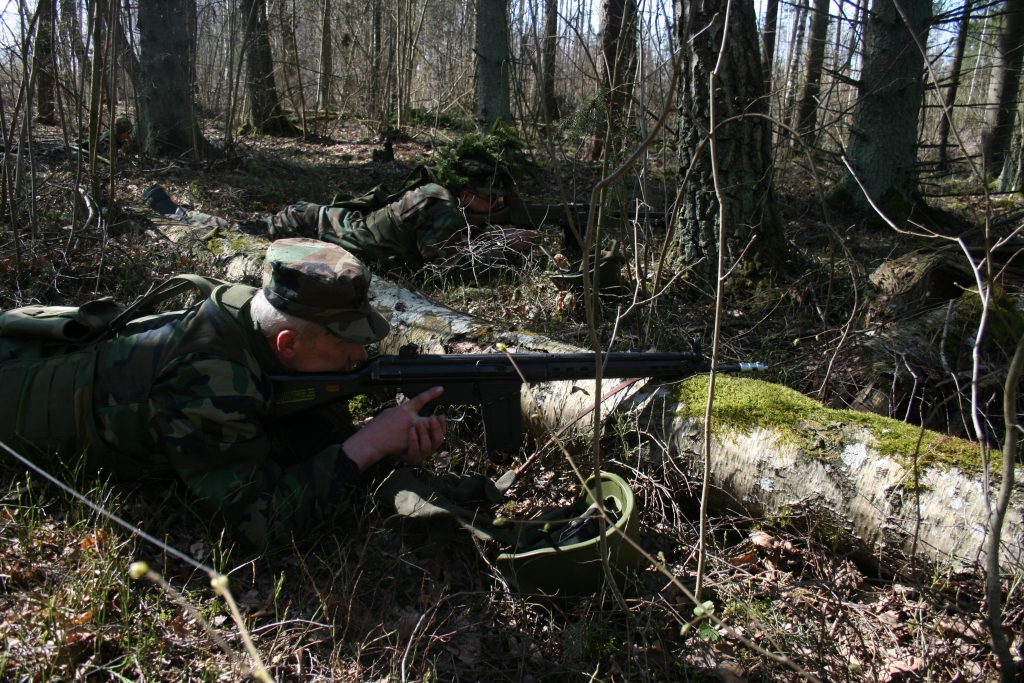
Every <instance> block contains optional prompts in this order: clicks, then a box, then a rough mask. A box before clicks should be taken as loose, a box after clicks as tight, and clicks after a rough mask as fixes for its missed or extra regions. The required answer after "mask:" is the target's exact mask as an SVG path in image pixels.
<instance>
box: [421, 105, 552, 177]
mask: <svg viewBox="0 0 1024 683" xmlns="http://www.w3.org/2000/svg"><path fill="white" fill-rule="evenodd" d="M525 149H526V143H524V142H523V140H522V139H521V138H520V137H519V135H518V134H517V133H516V129H515V128H514V127H512V126H511V125H509V124H508V123H505V122H504V121H503V120H501V119H500V118H499V119H498V120H496V121H495V122H494V125H493V126H491V131H490V133H488V134H487V135H481V134H479V133H469V134H468V135H464V136H462V137H461V138H458V139H457V140H453V141H451V142H448V143H447V144H443V145H435V148H434V151H435V155H436V159H437V180H438V183H439V184H440V185H443V186H444V187H445V188H447V189H448V190H449V191H451V192H452V193H457V192H459V191H460V190H462V189H463V188H464V187H466V185H467V184H468V183H469V177H468V176H466V175H464V174H463V171H462V169H460V165H462V164H464V162H479V163H481V164H486V165H487V166H489V167H491V168H493V169H494V177H493V179H492V184H493V185H494V186H496V187H513V186H514V185H515V182H516V178H517V177H518V176H520V175H521V174H522V173H524V172H525V173H529V174H530V175H533V169H532V167H533V164H532V163H531V162H530V161H529V160H528V159H527V158H526V155H525V154H524V150H525Z"/></svg>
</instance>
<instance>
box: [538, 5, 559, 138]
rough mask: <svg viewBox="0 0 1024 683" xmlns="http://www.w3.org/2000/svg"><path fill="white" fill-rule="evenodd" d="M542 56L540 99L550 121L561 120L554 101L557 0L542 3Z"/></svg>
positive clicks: (556, 103) (556, 102)
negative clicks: (542, 71)
mask: <svg viewBox="0 0 1024 683" xmlns="http://www.w3.org/2000/svg"><path fill="white" fill-rule="evenodd" d="M543 50H544V54H543V55H542V58H541V64H542V67H543V69H544V74H543V83H542V84H541V97H543V98H544V100H543V106H545V107H546V108H547V116H548V119H550V120H551V121H557V120H558V119H560V118H561V112H559V111H558V100H556V99H555V57H556V56H557V54H558V0H547V1H546V2H545V3H544V42H543Z"/></svg>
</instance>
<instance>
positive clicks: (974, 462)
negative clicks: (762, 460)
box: [679, 375, 1002, 472]
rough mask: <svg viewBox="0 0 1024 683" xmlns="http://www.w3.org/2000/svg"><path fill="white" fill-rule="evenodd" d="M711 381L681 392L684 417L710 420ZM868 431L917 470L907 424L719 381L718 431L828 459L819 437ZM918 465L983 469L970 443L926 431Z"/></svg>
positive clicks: (995, 461) (698, 380)
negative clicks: (844, 430)
mask: <svg viewBox="0 0 1024 683" xmlns="http://www.w3.org/2000/svg"><path fill="white" fill-rule="evenodd" d="M707 396H708V377H707V376H706V375H702V376H698V377H693V378H691V379H689V380H687V381H685V382H683V383H682V384H681V385H680V387H679V400H680V401H681V402H682V407H681V408H680V410H679V415H680V417H684V418H693V419H696V420H703V419H704V412H705V410H706V407H707ZM847 425H848V426H854V427H860V428H863V429H866V430H867V431H869V432H870V433H871V436H872V437H873V438H874V442H875V443H874V444H873V448H874V449H875V450H876V451H877V452H878V453H880V454H882V455H885V456H889V457H891V458H893V459H894V460H896V461H897V462H899V463H900V464H901V465H903V466H904V467H907V468H909V467H911V466H912V463H913V457H914V452H915V450H917V443H918V438H919V437H921V429H920V428H919V427H916V426H914V425H911V424H907V423H906V422H901V421H899V420H894V419H891V418H888V417H882V416H880V415H875V414H874V413H862V412H858V411H856V410H836V409H834V408H826V407H825V406H823V405H822V404H820V403H818V402H817V401H815V400H813V399H810V398H808V397H807V396H804V395H803V394H801V393H799V392H796V391H793V390H792V389H790V388H788V387H785V386H782V385H780V384H772V383H770V382H764V381H761V380H756V379H745V378H733V377H719V378H718V379H717V380H716V382H715V403H714V410H713V412H712V416H711V427H712V430H713V431H714V432H716V433H717V432H721V431H722V430H724V429H732V430H735V431H741V432H745V433H749V432H750V430H752V429H755V428H761V429H769V430H772V431H774V432H776V433H777V434H778V438H779V439H780V440H781V441H783V442H788V443H793V444H796V445H798V446H800V447H801V448H803V450H804V451H805V452H806V453H807V454H808V455H811V456H812V457H821V458H825V459H828V458H829V457H830V456H831V454H830V453H829V452H828V451H827V450H826V447H827V445H828V444H827V442H826V441H825V440H824V439H822V438H821V437H820V436H819V435H820V434H821V433H822V432H826V433H827V432H829V431H830V430H835V429H836V428H841V427H843V426H847ZM917 459H918V463H919V465H920V466H921V467H922V468H925V467H929V466H940V467H958V468H960V469H962V470H964V471H966V472H977V471H980V470H981V452H980V451H979V448H978V445H977V444H975V443H972V442H970V441H965V440H963V439H958V438H955V437H951V436H947V435H944V434H938V433H936V432H932V431H928V430H925V432H924V436H923V437H921V447H920V451H919V454H918V458H917ZM990 461H991V467H992V468H993V469H994V470H998V469H999V468H1000V467H1002V463H1001V453H999V452H998V451H991V452H990Z"/></svg>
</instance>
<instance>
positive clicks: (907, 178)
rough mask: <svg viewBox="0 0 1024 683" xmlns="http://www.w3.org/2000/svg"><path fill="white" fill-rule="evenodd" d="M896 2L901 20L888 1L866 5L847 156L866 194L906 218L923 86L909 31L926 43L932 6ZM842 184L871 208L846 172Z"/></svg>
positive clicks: (912, 196)
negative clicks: (868, 10) (868, 14)
mask: <svg viewBox="0 0 1024 683" xmlns="http://www.w3.org/2000/svg"><path fill="white" fill-rule="evenodd" d="M900 7H901V8H902V10H903V12H905V13H906V17H907V21H906V22H904V20H903V18H902V17H901V16H900V12H899V11H898V10H897V8H896V5H895V4H894V3H893V0H875V1H874V4H873V5H872V7H871V20H870V21H869V22H868V24H867V27H866V29H865V33H864V47H865V54H864V68H863V70H862V73H861V78H860V87H859V93H858V97H857V104H856V106H855V108H854V112H853V124H852V125H851V126H850V140H849V142H848V147H847V155H848V156H849V159H850V163H851V164H852V165H853V168H854V170H855V171H856V172H857V175H858V177H859V178H860V179H861V181H862V182H863V183H864V188H865V190H866V191H867V192H868V194H869V195H870V196H871V198H872V199H873V200H875V201H876V202H878V203H880V204H882V205H883V208H885V209H886V210H887V211H889V212H890V215H892V214H896V215H897V216H901V215H902V216H903V217H906V215H907V213H908V212H909V209H910V206H911V205H912V204H913V203H914V202H915V201H917V200H918V198H919V191H918V176H917V170H916V169H917V148H918V140H917V134H918V115H919V114H920V111H921V101H922V93H923V87H924V82H923V79H922V76H923V73H924V57H923V56H922V54H921V51H920V50H919V49H918V48H917V45H916V44H915V40H914V34H916V35H917V37H918V38H919V39H920V41H921V44H923V45H927V43H928V40H927V39H928V27H929V25H930V22H931V17H932V6H931V0H900ZM908 24H909V28H908ZM911 31H913V32H914V33H913V34H912V33H911ZM843 187H845V188H846V190H847V191H848V192H849V195H850V197H851V199H852V200H853V202H854V203H855V204H856V205H857V206H858V207H860V208H861V209H862V210H864V211H869V210H870V209H871V207H870V205H869V203H868V199H867V197H865V196H864V194H863V192H861V191H860V190H859V189H858V186H857V183H856V181H855V180H854V179H853V178H852V177H851V176H850V175H849V174H847V175H846V176H844V180H843Z"/></svg>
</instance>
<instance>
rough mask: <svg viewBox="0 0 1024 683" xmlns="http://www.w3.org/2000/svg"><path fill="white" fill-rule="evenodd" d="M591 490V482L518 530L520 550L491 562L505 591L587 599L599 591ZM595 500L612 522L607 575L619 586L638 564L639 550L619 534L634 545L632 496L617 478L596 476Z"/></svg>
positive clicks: (600, 576) (608, 535) (599, 568)
mask: <svg viewBox="0 0 1024 683" xmlns="http://www.w3.org/2000/svg"><path fill="white" fill-rule="evenodd" d="M593 486H594V478H593V477H591V478H590V479H588V480H587V482H586V484H584V487H583V493H582V494H581V495H580V497H579V499H578V500H577V501H576V503H575V504H574V505H573V506H571V507H570V508H568V509H565V510H557V511H554V512H551V513H548V514H546V515H542V516H541V517H539V518H537V519H535V520H531V521H530V522H529V523H526V524H521V525H520V528H521V532H520V534H519V543H518V544H517V546H518V547H519V548H521V549H520V550H518V551H516V552H510V553H503V554H501V555H499V556H498V559H497V561H496V564H497V566H498V569H499V570H500V571H501V574H502V576H504V577H505V580H506V581H508V583H509V585H510V586H512V587H513V588H514V589H516V590H517V591H519V592H521V593H538V594H543V595H552V596H557V597H574V596H585V595H593V594H594V593H596V592H597V591H598V590H599V589H600V588H601V585H602V584H603V582H604V579H605V575H604V569H603V567H602V565H601V555H600V541H601V539H600V537H599V535H598V531H597V516H598V514H599V513H598V512H597V506H596V505H595V499H594V490H593ZM601 495H602V497H603V498H604V499H605V510H606V515H607V516H608V517H609V519H610V520H614V524H611V525H609V527H608V529H607V532H606V534H605V537H606V538H607V542H608V559H609V563H610V565H611V568H612V574H613V575H614V576H615V578H616V581H617V582H618V583H619V585H620V586H621V585H622V584H623V583H624V581H625V579H626V577H627V576H628V574H629V572H630V571H632V570H635V569H637V568H638V567H639V566H640V562H641V560H642V559H643V556H642V555H641V554H640V551H639V550H637V548H636V547H634V546H633V545H632V544H631V543H630V542H629V541H627V540H625V539H624V538H623V534H625V535H626V536H627V537H629V538H630V539H632V540H633V541H634V542H637V543H639V537H638V533H637V526H638V522H637V519H636V514H635V511H636V508H635V501H634V499H633V491H632V489H630V488H629V484H627V483H626V481H625V480H624V479H623V478H622V477H620V476H619V475H617V474H612V473H611V472H602V473H601ZM588 527H589V528H588ZM612 527H614V529H613V528H612ZM616 530H618V531H616ZM620 531H621V532H622V533H619V532H620Z"/></svg>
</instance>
